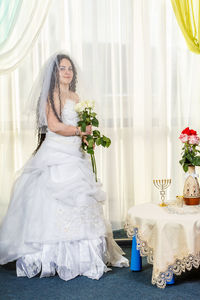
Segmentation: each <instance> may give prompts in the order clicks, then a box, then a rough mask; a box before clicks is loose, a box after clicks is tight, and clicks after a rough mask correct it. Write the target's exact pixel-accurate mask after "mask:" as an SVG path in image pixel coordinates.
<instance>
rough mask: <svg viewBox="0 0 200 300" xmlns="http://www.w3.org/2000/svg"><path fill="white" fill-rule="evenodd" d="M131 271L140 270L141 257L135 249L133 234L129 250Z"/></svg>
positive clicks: (135, 243) (135, 242)
mask: <svg viewBox="0 0 200 300" xmlns="http://www.w3.org/2000/svg"><path fill="white" fill-rule="evenodd" d="M130 269H131V270H132V271H141V270H142V258H141V256H140V251H139V250H138V249H137V241H136V237H135V235H134V236H133V240H132V250H131V267H130Z"/></svg>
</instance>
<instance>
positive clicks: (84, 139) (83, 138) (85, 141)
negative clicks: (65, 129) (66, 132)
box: [82, 136, 95, 149]
mask: <svg viewBox="0 0 200 300" xmlns="http://www.w3.org/2000/svg"><path fill="white" fill-rule="evenodd" d="M86 139H87V137H86V136H83V137H82V140H83V142H84V143H85V144H86V145H87V146H88V141H87V140H86ZM93 149H95V144H94V145H93Z"/></svg>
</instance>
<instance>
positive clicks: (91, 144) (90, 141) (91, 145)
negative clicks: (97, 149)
mask: <svg viewBox="0 0 200 300" xmlns="http://www.w3.org/2000/svg"><path fill="white" fill-rule="evenodd" d="M93 145H94V140H93V139H90V140H89V141H88V147H93Z"/></svg>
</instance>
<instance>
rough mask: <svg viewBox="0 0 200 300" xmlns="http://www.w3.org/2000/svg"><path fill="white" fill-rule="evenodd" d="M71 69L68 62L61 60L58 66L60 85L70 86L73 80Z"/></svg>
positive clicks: (64, 59)
mask: <svg viewBox="0 0 200 300" xmlns="http://www.w3.org/2000/svg"><path fill="white" fill-rule="evenodd" d="M73 75H74V73H73V68H72V65H71V63H70V61H69V60H68V59H66V58H63V59H61V61H60V66H59V76H60V83H61V84H70V82H71V81H72V78H73Z"/></svg>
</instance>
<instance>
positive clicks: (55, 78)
mask: <svg viewBox="0 0 200 300" xmlns="http://www.w3.org/2000/svg"><path fill="white" fill-rule="evenodd" d="M62 59H67V60H69V62H70V63H71V65H72V70H73V78H72V81H71V82H70V85H69V90H70V91H72V92H76V83H77V71H76V67H75V65H74V63H73V61H72V60H71V58H70V57H69V56H68V55H65V54H59V55H57V60H56V61H55V63H54V66H53V71H52V74H51V81H50V87H49V93H48V99H49V102H50V105H51V108H52V110H53V112H54V114H55V116H56V118H57V119H58V121H60V122H62V117H61V109H62V107H61V97H60V79H59V73H58V65H60V62H61V60H62ZM55 87H58V96H59V102H60V109H59V114H58V112H57V111H56V108H55V103H54V89H55ZM39 104H40V99H39V100H38V105H37V124H38V123H39ZM37 128H38V130H37V137H38V143H37V148H36V149H35V151H34V152H33V154H34V155H35V154H36V152H37V151H38V149H39V148H40V146H41V145H42V143H43V141H44V140H45V138H46V133H45V132H46V129H47V128H46V126H43V127H39V126H37Z"/></svg>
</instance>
